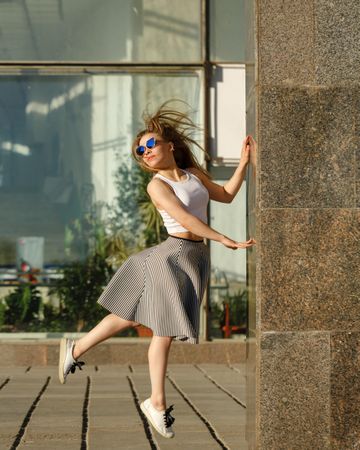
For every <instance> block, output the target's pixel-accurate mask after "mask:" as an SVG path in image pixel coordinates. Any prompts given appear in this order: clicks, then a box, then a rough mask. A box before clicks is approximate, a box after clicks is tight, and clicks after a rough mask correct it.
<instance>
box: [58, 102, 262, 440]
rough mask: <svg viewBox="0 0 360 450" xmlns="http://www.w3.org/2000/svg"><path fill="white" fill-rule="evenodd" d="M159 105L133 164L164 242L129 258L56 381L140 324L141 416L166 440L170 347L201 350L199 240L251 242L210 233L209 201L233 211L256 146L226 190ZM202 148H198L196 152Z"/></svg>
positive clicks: (202, 262) (63, 350) (64, 353)
mask: <svg viewBox="0 0 360 450" xmlns="http://www.w3.org/2000/svg"><path fill="white" fill-rule="evenodd" d="M167 103H168V102H166V103H165V104H163V105H162V106H161V107H160V109H159V110H158V111H157V113H156V114H154V115H153V116H148V117H146V118H145V129H144V130H143V131H141V132H140V133H139V134H138V135H137V136H136V138H135V140H134V144H133V149H132V152H133V156H134V157H135V159H136V161H137V162H138V163H139V164H140V166H141V167H142V168H143V169H144V170H147V171H150V172H153V173H154V176H153V178H152V180H151V181H150V182H149V184H148V186H147V192H148V194H149V196H150V198H151V201H152V202H153V203H154V205H155V207H156V208H157V209H158V211H159V213H160V214H161V216H162V218H163V221H164V225H165V227H166V229H167V232H168V234H169V237H168V238H167V239H166V240H165V241H164V242H162V243H161V244H158V245H155V246H153V247H151V248H148V249H145V250H143V251H141V252H139V253H137V254H135V255H132V256H131V257H129V258H128V259H127V260H126V261H125V262H124V264H123V265H122V266H121V267H120V268H119V269H118V271H117V272H116V273H115V275H114V276H113V278H112V279H111V281H110V282H109V284H108V285H107V287H106V288H105V289H104V291H103V293H102V294H101V296H100V298H99V300H98V303H99V304H101V305H102V306H103V307H105V308H106V309H107V310H109V311H110V312H111V314H109V315H107V316H106V317H105V318H104V319H103V320H102V321H101V322H100V323H99V324H98V325H96V326H95V327H94V328H93V329H92V330H91V331H90V332H89V333H88V334H86V335H85V336H84V337H82V338H81V339H79V340H77V341H74V340H71V339H66V338H63V339H62V340H61V344H60V361H59V378H60V382H61V383H65V381H66V377H67V375H68V374H69V373H70V372H72V373H74V372H75V369H76V367H78V368H79V369H81V366H82V365H83V364H84V362H82V361H77V359H78V358H79V357H80V356H81V355H82V354H83V353H85V352H86V351H87V350H89V349H90V348H91V347H93V346H94V345H96V344H98V343H99V342H102V341H104V340H105V339H107V338H109V337H111V336H113V335H114V334H116V333H118V332H119V331H122V330H124V329H126V328H128V327H136V326H138V325H140V324H143V325H145V326H147V327H149V328H151V329H152V331H153V337H152V340H151V344H150V346H149V351H148V358H149V371H150V380H151V390H152V392H151V396H150V397H149V398H148V399H146V400H145V401H144V402H142V403H141V405H140V406H141V409H142V411H143V412H144V414H145V415H146V417H147V418H148V420H149V421H150V423H151V424H152V425H153V426H154V428H155V429H156V430H157V431H158V432H159V433H160V434H161V435H162V436H164V437H167V438H171V437H173V436H174V431H173V429H172V427H171V425H172V423H173V422H174V420H175V419H174V418H173V417H172V416H171V414H170V412H171V410H172V409H173V405H171V406H170V407H169V408H166V400H165V374H166V368H167V362H168V355H169V350H170V345H171V342H172V340H173V339H175V340H179V341H184V342H189V343H191V344H197V343H198V342H199V338H198V334H199V314H200V303H201V300H202V297H203V294H204V291H205V287H206V285H207V282H208V277H209V248H208V246H206V245H205V244H204V241H203V239H204V238H206V239H212V240H214V241H218V242H220V243H221V244H223V245H225V246H226V247H228V248H231V249H234V250H236V249H238V248H247V247H251V246H252V245H254V244H255V241H254V239H249V240H248V241H246V242H236V241H234V240H232V239H230V238H228V237H227V236H224V235H223V234H221V233H219V232H217V231H215V230H213V229H212V228H210V227H209V226H208V225H207V204H208V201H209V198H210V199H212V200H216V201H219V202H224V203H230V202H231V201H232V200H233V198H234V197H235V195H236V194H237V192H238V191H239V189H240V187H241V184H242V182H243V179H244V177H245V171H246V166H247V164H248V162H249V158H250V151H252V150H254V149H255V141H254V140H253V138H252V137H251V136H247V137H246V139H245V140H244V141H243V147H242V155H241V159H240V163H239V166H238V167H237V169H236V170H235V173H234V174H233V176H232V177H231V178H230V180H229V181H228V182H227V183H226V184H225V186H220V185H218V184H216V183H213V182H212V181H211V180H210V177H209V175H208V173H207V172H206V170H204V169H203V168H202V167H201V166H200V164H199V163H198V162H197V160H196V158H195V157H194V155H193V154H192V152H191V146H192V145H197V146H198V147H200V146H199V145H198V144H197V143H196V142H195V141H194V140H193V139H192V138H191V133H192V132H193V131H194V130H195V129H196V128H197V127H196V125H195V124H194V123H193V122H192V121H191V119H190V118H189V117H188V116H187V115H186V114H183V113H180V112H178V111H174V110H171V109H167ZM200 148H201V147H200Z"/></svg>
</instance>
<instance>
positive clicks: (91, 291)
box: [48, 253, 112, 331]
mask: <svg viewBox="0 0 360 450" xmlns="http://www.w3.org/2000/svg"><path fill="white" fill-rule="evenodd" d="M111 274H112V270H111V267H110V265H109V264H108V263H107V262H106V261H105V259H104V258H103V256H102V255H100V254H99V253H94V254H93V255H90V256H88V257H87V258H86V259H85V260H84V261H75V262H73V263H71V264H70V265H68V266H67V267H65V268H64V269H63V278H61V279H59V280H58V281H57V282H56V284H55V286H54V287H53V288H51V290H50V294H56V295H57V296H58V298H59V300H60V309H59V312H60V315H62V316H63V317H64V319H65V321H64V322H65V323H64V325H65V324H66V326H68V327H70V328H75V329H76V331H87V330H89V329H90V328H92V327H93V326H94V325H95V324H96V323H98V322H99V320H101V319H102V318H103V317H104V316H105V315H106V314H108V312H107V311H106V310H105V309H104V308H102V307H101V306H100V305H99V304H98V303H97V299H98V298H99V297H100V294H101V292H102V290H103V287H104V286H105V285H106V284H107V282H108V281H109V279H110V276H111ZM48 317H49V320H51V311H50V310H49V311H48Z"/></svg>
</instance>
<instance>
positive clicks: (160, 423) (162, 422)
mask: <svg viewBox="0 0 360 450" xmlns="http://www.w3.org/2000/svg"><path fill="white" fill-rule="evenodd" d="M173 406H174V405H171V406H169V408H167V409H166V410H165V409H164V410H162V411H159V410H157V409H156V408H155V407H154V406H153V405H152V403H151V400H150V398H147V399H146V400H144V401H143V402H142V403H141V404H140V408H141V410H142V412H143V413H144V414H145V416H146V418H147V419H148V420H149V422H150V423H151V425H152V426H153V427H154V428H155V430H156V431H157V432H158V433H160V434H161V435H162V436H164V437H166V438H172V437H174V436H175V433H174V431H173V430H172V428H171V425H172V424H173V423H174V422H175V419H174V417H172V416H171V414H170V412H171V411H172V410H173Z"/></svg>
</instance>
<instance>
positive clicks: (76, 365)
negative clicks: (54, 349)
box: [68, 361, 85, 373]
mask: <svg viewBox="0 0 360 450" xmlns="http://www.w3.org/2000/svg"><path fill="white" fill-rule="evenodd" d="M84 365H85V363H84V361H75V362H73V364H72V366H71V367H70V369H69V370H68V373H69V372H71V373H74V372H75V370H76V368H77V367H78V368H79V369H80V370H82V368H81V366H84Z"/></svg>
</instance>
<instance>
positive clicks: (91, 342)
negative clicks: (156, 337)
mask: <svg viewBox="0 0 360 450" xmlns="http://www.w3.org/2000/svg"><path fill="white" fill-rule="evenodd" d="M137 325H139V324H138V323H137V322H132V321H130V320H125V319H122V318H121V317H119V316H117V315H116V314H108V315H107V316H106V317H104V318H103V319H102V321H101V322H99V323H98V324H97V325H96V326H95V327H94V328H93V329H92V330H90V331H89V332H88V333H87V334H86V335H85V336H83V337H82V338H80V339H78V340H77V341H75V347H74V349H73V357H74V358H75V359H77V358H79V356H81V355H82V354H83V353H85V352H86V351H88V350H89V349H90V348H91V347H94V346H95V345H96V344H99V343H100V342H102V341H105V340H106V339H108V338H109V337H111V336H114V334H116V333H118V332H119V331H122V330H125V329H126V328H129V327H135V326H137Z"/></svg>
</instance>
